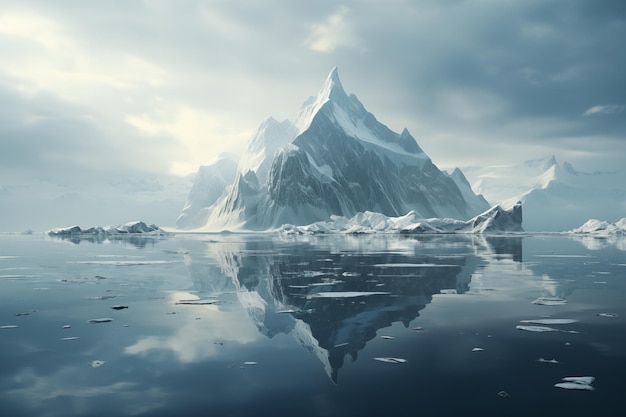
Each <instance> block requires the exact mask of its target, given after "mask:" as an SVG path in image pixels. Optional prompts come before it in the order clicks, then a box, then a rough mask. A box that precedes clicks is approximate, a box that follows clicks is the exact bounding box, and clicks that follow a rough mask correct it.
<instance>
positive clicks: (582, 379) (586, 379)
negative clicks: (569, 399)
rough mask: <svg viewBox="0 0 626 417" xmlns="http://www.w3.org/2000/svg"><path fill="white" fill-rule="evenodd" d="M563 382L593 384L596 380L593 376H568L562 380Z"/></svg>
mask: <svg viewBox="0 0 626 417" xmlns="http://www.w3.org/2000/svg"><path fill="white" fill-rule="evenodd" d="M561 379H562V380H563V381H567V382H574V383H576V384H587V385H590V384H593V381H595V380H596V378H595V377H593V376H566V377H565V378H561Z"/></svg>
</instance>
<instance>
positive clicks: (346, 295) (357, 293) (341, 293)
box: [307, 291, 391, 299]
mask: <svg viewBox="0 0 626 417" xmlns="http://www.w3.org/2000/svg"><path fill="white" fill-rule="evenodd" d="M389 294H391V293H390V292H376V291H372V292H367V291H333V292H318V293H316V294H311V295H309V296H307V298H309V299H311V298H354V297H368V296H371V295H389Z"/></svg>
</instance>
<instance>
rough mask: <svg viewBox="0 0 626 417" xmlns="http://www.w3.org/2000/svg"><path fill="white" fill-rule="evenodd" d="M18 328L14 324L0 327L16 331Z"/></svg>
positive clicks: (0, 327)
mask: <svg viewBox="0 0 626 417" xmlns="http://www.w3.org/2000/svg"><path fill="white" fill-rule="evenodd" d="M17 327H18V326H16V325H14V324H7V325H5V326H0V329H17Z"/></svg>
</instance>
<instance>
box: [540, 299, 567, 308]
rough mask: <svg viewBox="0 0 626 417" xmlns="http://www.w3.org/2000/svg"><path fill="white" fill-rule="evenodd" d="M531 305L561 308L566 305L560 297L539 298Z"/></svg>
mask: <svg viewBox="0 0 626 417" xmlns="http://www.w3.org/2000/svg"><path fill="white" fill-rule="evenodd" d="M532 303H533V304H537V305H542V306H562V305H565V304H567V300H564V299H562V298H560V297H539V298H537V299H536V300H534V301H532Z"/></svg>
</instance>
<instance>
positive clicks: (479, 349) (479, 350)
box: [472, 347, 485, 352]
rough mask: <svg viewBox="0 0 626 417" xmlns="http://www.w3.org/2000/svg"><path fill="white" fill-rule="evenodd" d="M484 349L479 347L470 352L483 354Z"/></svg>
mask: <svg viewBox="0 0 626 417" xmlns="http://www.w3.org/2000/svg"><path fill="white" fill-rule="evenodd" d="M484 351H485V349H483V348H481V347H475V348H474V349H472V352H484Z"/></svg>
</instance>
